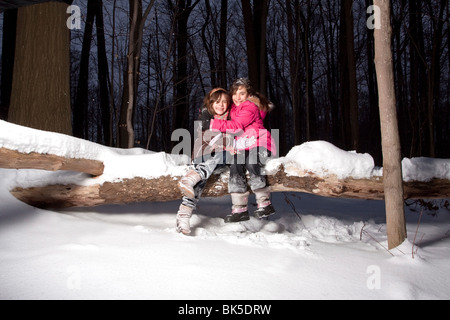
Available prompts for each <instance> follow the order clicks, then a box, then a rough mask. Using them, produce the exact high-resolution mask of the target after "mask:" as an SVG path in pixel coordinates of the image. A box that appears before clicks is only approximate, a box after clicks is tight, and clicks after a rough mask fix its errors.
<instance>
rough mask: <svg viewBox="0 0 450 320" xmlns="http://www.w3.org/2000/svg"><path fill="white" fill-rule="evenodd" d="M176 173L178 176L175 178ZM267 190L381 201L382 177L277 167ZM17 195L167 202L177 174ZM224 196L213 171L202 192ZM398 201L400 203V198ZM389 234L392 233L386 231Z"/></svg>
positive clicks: (426, 188)
mask: <svg viewBox="0 0 450 320" xmlns="http://www.w3.org/2000/svg"><path fill="white" fill-rule="evenodd" d="M178 178H181V177H178ZM267 181H268V184H269V185H270V186H271V190H272V192H305V193H310V194H315V195H319V196H324V197H332V198H346V199H372V200H382V199H383V198H384V194H385V191H383V180H382V179H379V178H372V179H352V178H348V179H344V180H340V179H337V178H336V177H333V176H330V177H318V176H315V175H314V174H311V173H306V172H305V173H304V175H303V176H301V177H299V176H292V175H287V174H286V172H285V171H284V169H283V168H282V167H280V168H279V170H278V171H277V172H276V173H274V174H271V175H269V176H268V177H267ZM449 190H450V181H449V180H442V179H434V180H432V181H430V182H408V183H405V198H407V199H417V198H422V199H442V198H448V197H450V192H449ZM11 193H12V195H14V196H15V197H16V198H17V199H19V200H21V201H23V202H25V203H27V204H29V205H32V206H35V207H39V208H69V207H94V206H98V205H105V204H129V203H139V202H167V201H176V200H180V199H181V197H182V195H181V193H180V191H179V189H178V179H176V178H174V177H173V176H162V177H159V178H154V179H143V178H133V179H123V180H121V181H119V182H105V183H103V184H101V185H99V184H97V185H90V186H80V185H74V184H72V185H47V186H42V187H30V188H25V189H24V188H20V187H18V188H14V189H13V190H12V191H11ZM227 195H228V174H227V173H222V174H220V175H219V174H213V175H212V176H211V178H210V179H209V180H208V182H207V184H206V186H205V189H204V191H203V193H202V197H223V196H227ZM402 203H403V202H402ZM389 232H390V230H388V235H389V239H390V240H391V239H392V235H391V234H390V233H389Z"/></svg>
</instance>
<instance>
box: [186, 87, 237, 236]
mask: <svg viewBox="0 0 450 320" xmlns="http://www.w3.org/2000/svg"><path fill="white" fill-rule="evenodd" d="M230 104H231V97H230V95H229V94H228V92H227V91H226V90H225V89H222V88H216V89H214V90H212V91H211V92H210V93H209V94H207V95H206V97H205V99H204V106H205V107H204V108H203V109H202V113H201V117H200V121H210V120H212V119H217V120H228V119H229V108H230ZM232 142H233V139H232V138H229V137H228V136H227V135H226V134H222V133H220V132H215V133H212V132H210V131H209V130H207V131H204V132H202V130H201V127H200V128H199V135H198V138H197V139H196V141H195V143H194V152H193V156H192V158H193V159H194V161H193V162H194V165H193V168H192V169H191V170H189V171H188V172H187V173H186V175H185V176H184V177H183V178H182V179H181V180H180V182H179V183H178V186H179V188H180V191H181V193H182V194H183V202H182V203H181V205H180V208H179V210H178V213H177V231H178V232H180V233H183V234H186V235H187V234H190V233H191V227H190V219H191V217H192V213H193V211H194V210H195V209H196V207H197V203H198V201H199V199H200V196H201V193H202V191H203V189H204V187H205V184H206V181H207V180H208V178H209V177H210V176H211V175H212V173H213V172H214V170H215V169H216V168H217V167H218V166H220V165H223V164H225V163H226V159H227V150H228V151H230V152H231V153H233V147H232V145H231V144H232Z"/></svg>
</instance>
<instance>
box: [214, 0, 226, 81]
mask: <svg viewBox="0 0 450 320" xmlns="http://www.w3.org/2000/svg"><path fill="white" fill-rule="evenodd" d="M227 25H228V0H222V2H221V10H220V36H219V62H218V67H219V68H218V70H217V71H218V72H217V73H218V77H217V80H218V82H219V86H220V87H222V88H227V87H228V77H227Z"/></svg>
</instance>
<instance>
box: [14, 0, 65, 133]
mask: <svg viewBox="0 0 450 320" xmlns="http://www.w3.org/2000/svg"><path fill="white" fill-rule="evenodd" d="M66 10H67V5H66V4H64V3H59V2H47V3H43V4H37V5H32V6H27V7H22V8H20V9H19V13H18V17H17V38H16V56H15V63H14V79H13V86H12V93H11V105H10V108H9V115H8V120H9V121H10V122H13V123H17V124H20V125H24V126H28V127H32V128H36V129H42V130H47V131H53V132H59V133H64V134H69V135H71V134H72V120H71V107H70V77H69V75H70V55H69V48H70V45H69V44H70V43H69V29H68V28H67V25H66V20H67V15H66Z"/></svg>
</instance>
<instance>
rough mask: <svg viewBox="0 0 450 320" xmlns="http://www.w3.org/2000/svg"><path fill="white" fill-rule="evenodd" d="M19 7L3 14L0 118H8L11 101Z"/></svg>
mask: <svg viewBox="0 0 450 320" xmlns="http://www.w3.org/2000/svg"><path fill="white" fill-rule="evenodd" d="M16 25H17V9H12V10H8V11H6V12H5V13H4V14H3V45H2V60H1V66H2V68H1V77H2V78H1V81H0V82H1V88H0V90H1V94H0V96H1V101H0V119H3V120H8V110H9V104H10V101H11V90H12V81H13V71H14V53H15V48H16V47H15V44H16Z"/></svg>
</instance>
